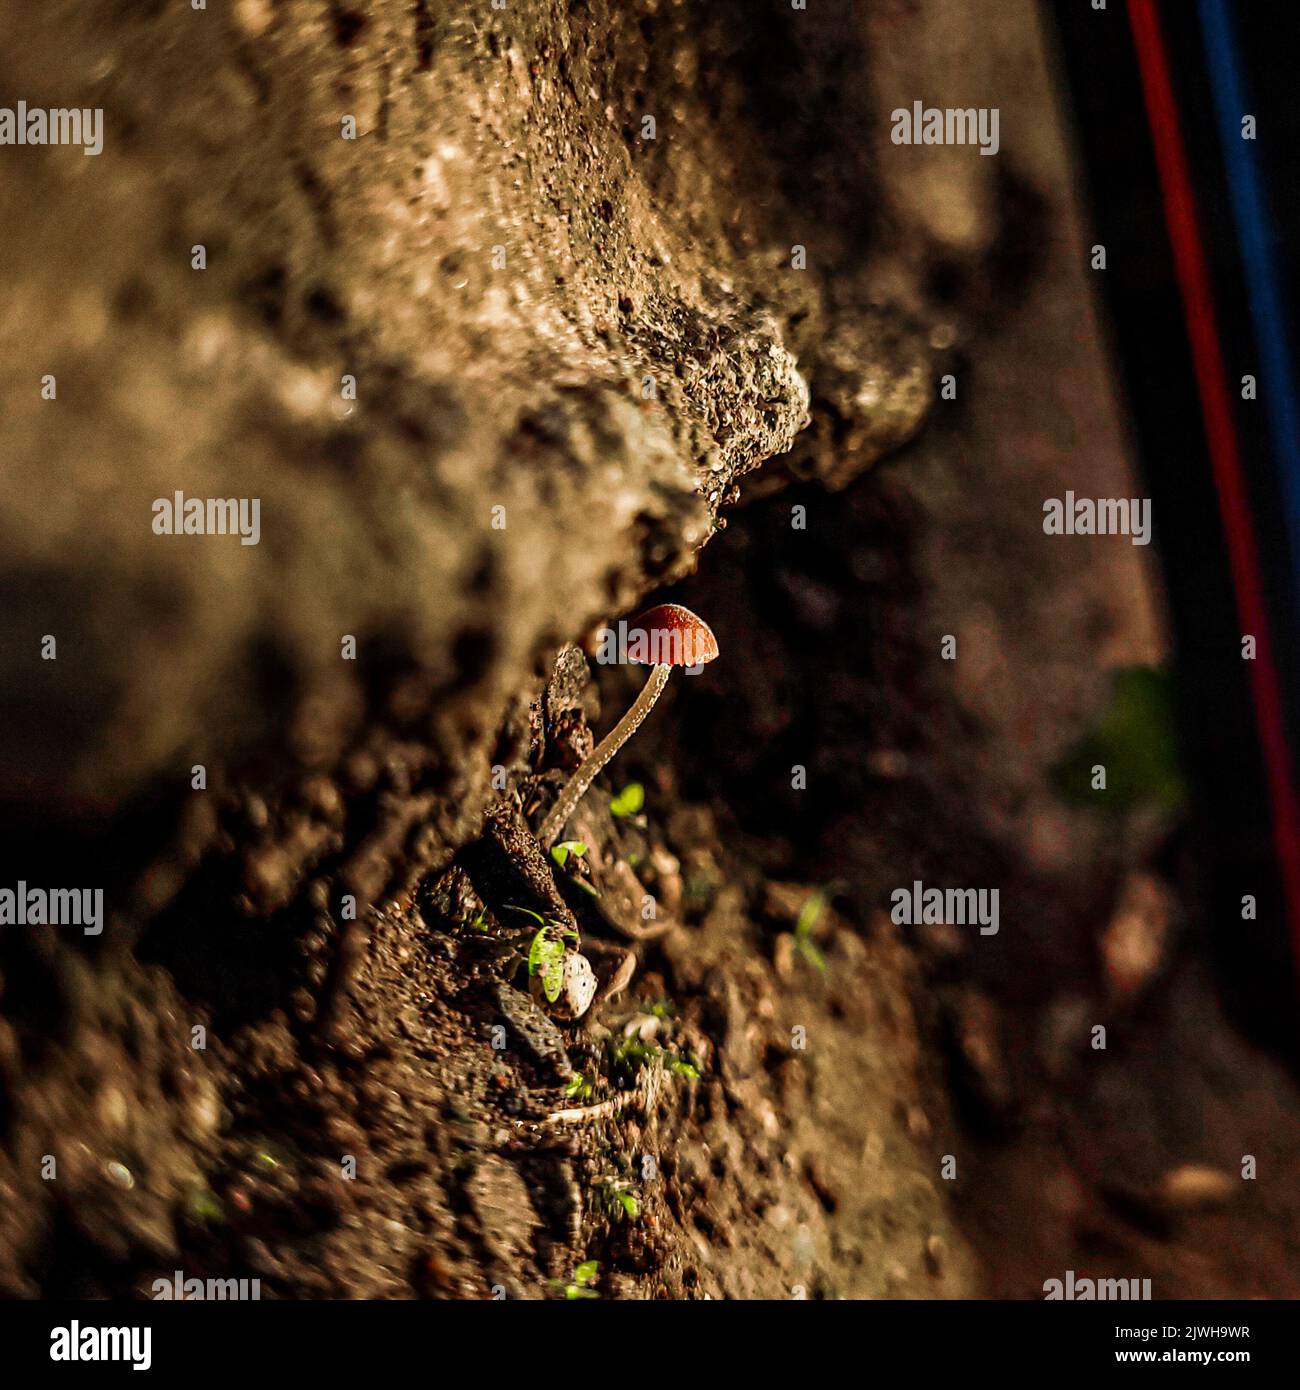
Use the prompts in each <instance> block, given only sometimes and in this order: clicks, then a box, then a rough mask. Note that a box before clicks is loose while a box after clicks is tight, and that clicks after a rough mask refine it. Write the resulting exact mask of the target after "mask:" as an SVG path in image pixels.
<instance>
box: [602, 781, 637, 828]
mask: <svg viewBox="0 0 1300 1390" xmlns="http://www.w3.org/2000/svg"><path fill="white" fill-rule="evenodd" d="M644 805H645V788H644V787H643V786H642V785H641V783H640V782H629V783H628V784H627V786H626V787H624V788H623V790H622V791H621V792H618V793H617V794H616V795H615V797H614V798H613V800H612V801H611V802H610V803H609V813H610V815H611V816H617V817H618V818H619V819H620V820H626V819H627V818H628V817H629V816H635V815H636V814H637V812H638V811H640V810H641V808H642V807H643V806H644Z"/></svg>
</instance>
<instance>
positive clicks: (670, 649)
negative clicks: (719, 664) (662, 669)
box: [628, 603, 718, 666]
mask: <svg viewBox="0 0 1300 1390" xmlns="http://www.w3.org/2000/svg"><path fill="white" fill-rule="evenodd" d="M640 633H644V634H645V636H644V639H642V640H643V641H644V647H642V648H641V650H640V651H638V646H639V645H640V644H639V643H638V642H637V634H640ZM628 634H629V638H630V639H631V641H630V644H629V654H630V655H631V657H632V660H634V661H644V662H645V663H646V664H652V665H656V666H703V665H705V664H706V663H708V662H710V661H713V660H714V659H715V658H716V657H717V655H718V639H717V638H716V637H715V636H714V635H713V629H712V628H711V627H710V626H709V625H708V623H706V622H705V621H704V619H703V618H701V617H700V616H699V615H698V614H696V613H692V612H691V610H690V609H689V608H683V607H682V606H681V604H680V603H660V604H658V605H656V606H655V607H654V608H647V609H646V611H645V612H644V613H642V614H641V615H640V617H638V618H634V619H633V621H632V622H631V623H629V624H628Z"/></svg>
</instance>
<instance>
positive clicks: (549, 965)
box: [528, 921, 578, 1004]
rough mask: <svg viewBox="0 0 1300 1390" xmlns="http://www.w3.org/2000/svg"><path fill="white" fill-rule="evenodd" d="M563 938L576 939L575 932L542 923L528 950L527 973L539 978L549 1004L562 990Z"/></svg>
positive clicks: (552, 923) (556, 925)
mask: <svg viewBox="0 0 1300 1390" xmlns="http://www.w3.org/2000/svg"><path fill="white" fill-rule="evenodd" d="M557 933H558V935H557ZM565 938H570V939H572V940H574V941H576V940H577V939H578V938H577V933H576V932H572V931H569V930H568V929H567V928H565V927H561V926H560V925H559V924H558V923H557V922H547V921H543V922H542V925H541V927H540V928H539V929H538V932H537V934H536V935H535V936H534V937H533V940H532V944H531V945H530V946H529V948H528V973H529V975H530V976H531V975H540V976H541V980H542V992H543V993H544V994H545V995H546V999H547V1002H548V1003H550V1004H554V1003H555V1001H556V1000H557V999H558V998H559V997H560V990H561V989H563V988H564V942H565Z"/></svg>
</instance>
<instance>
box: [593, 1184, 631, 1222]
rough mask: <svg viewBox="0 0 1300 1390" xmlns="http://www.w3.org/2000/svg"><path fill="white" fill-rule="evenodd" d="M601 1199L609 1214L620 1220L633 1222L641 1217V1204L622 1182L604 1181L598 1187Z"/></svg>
mask: <svg viewBox="0 0 1300 1390" xmlns="http://www.w3.org/2000/svg"><path fill="white" fill-rule="evenodd" d="M600 1195H601V1199H602V1200H603V1201H604V1203H605V1205H606V1207H608V1208H609V1210H610V1212H611V1213H612V1214H613V1215H614V1216H616V1217H619V1218H620V1219H622V1220H627V1221H635V1220H636V1219H637V1218H638V1217H639V1216H640V1215H641V1203H640V1200H639V1199H638V1198H637V1196H636V1194H635V1193H634V1192H632V1191H630V1190H629V1187H628V1184H627V1183H623V1182H615V1181H612V1180H611V1181H606V1182H603V1183H601V1185H600Z"/></svg>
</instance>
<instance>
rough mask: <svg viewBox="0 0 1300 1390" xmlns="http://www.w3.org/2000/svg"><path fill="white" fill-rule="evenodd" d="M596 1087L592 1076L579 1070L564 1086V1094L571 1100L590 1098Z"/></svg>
mask: <svg viewBox="0 0 1300 1390" xmlns="http://www.w3.org/2000/svg"><path fill="white" fill-rule="evenodd" d="M594 1089H595V1088H594V1085H593V1083H592V1081H591V1078H590V1077H588V1076H586V1075H585V1074H584V1073H582V1072H578V1073H577V1074H576V1075H575V1076H574V1078H573V1080H572V1081H570V1082H569V1084H568V1085H567V1086H566V1087H565V1088H564V1094H565V1095H566V1096H567V1097H568V1098H569V1099H570V1100H590V1099H591V1096H592V1092H593V1090H594Z"/></svg>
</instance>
